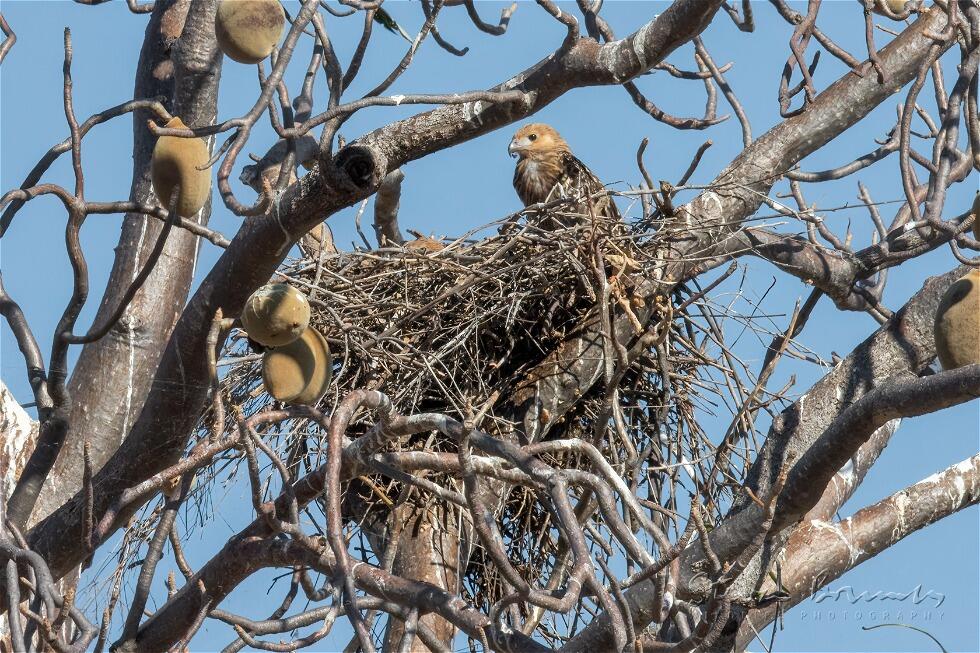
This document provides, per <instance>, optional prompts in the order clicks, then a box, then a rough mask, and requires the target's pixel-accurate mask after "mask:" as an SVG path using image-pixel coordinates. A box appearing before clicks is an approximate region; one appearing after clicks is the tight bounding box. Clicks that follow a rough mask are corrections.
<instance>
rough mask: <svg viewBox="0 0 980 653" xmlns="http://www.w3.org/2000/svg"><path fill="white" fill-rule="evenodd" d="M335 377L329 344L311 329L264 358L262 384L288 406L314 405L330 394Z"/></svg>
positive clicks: (271, 351)
mask: <svg viewBox="0 0 980 653" xmlns="http://www.w3.org/2000/svg"><path fill="white" fill-rule="evenodd" d="M332 376H333V358H332V356H331V354H330V347H329V345H327V340H326V338H324V337H323V336H322V335H321V334H320V332H319V331H317V330H316V329H315V328H313V327H309V328H308V329H306V331H304V332H303V335H301V336H300V337H299V338H297V339H296V340H294V341H293V342H291V343H289V344H288V345H284V346H282V347H276V348H275V349H269V350H268V351H266V352H265V353H264V354H263V355H262V381H263V382H264V383H265V388H266V390H267V391H268V392H269V394H270V395H272V396H273V397H274V398H276V399H278V400H279V401H284V402H286V403H288V404H296V405H313V404H316V403H317V402H318V401H319V400H320V398H322V397H323V395H324V394H325V393H326V391H327V388H328V387H329V386H330V380H331V378H332Z"/></svg>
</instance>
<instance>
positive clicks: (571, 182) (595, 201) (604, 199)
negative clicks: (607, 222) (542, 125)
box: [558, 152, 620, 219]
mask: <svg viewBox="0 0 980 653" xmlns="http://www.w3.org/2000/svg"><path fill="white" fill-rule="evenodd" d="M561 167H562V175H561V177H560V178H559V181H558V183H560V184H561V185H562V188H564V190H565V193H569V192H570V191H571V190H572V189H575V190H576V191H578V192H580V193H581V194H583V195H593V194H595V193H600V192H602V191H603V190H605V189H606V187H605V185H604V184H603V183H602V182H601V181H599V178H598V177H596V176H595V173H594V172H592V171H591V170H589V167H588V166H587V165H585V164H584V163H582V162H581V161H579V160H578V158H576V157H575V155H574V154H572V153H571V152H563V153H562V154H561ZM591 202H592V208H593V210H594V211H595V213H596V215H604V216H606V217H609V218H616V219H619V217H620V215H619V210H618V209H617V208H616V203H615V202H613V200H612V197H610V196H609V195H602V196H600V197H593V198H592V199H591Z"/></svg>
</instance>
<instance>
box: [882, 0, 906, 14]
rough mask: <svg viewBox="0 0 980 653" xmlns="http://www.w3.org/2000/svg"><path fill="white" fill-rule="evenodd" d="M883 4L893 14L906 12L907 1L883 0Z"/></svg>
mask: <svg viewBox="0 0 980 653" xmlns="http://www.w3.org/2000/svg"><path fill="white" fill-rule="evenodd" d="M882 3H883V4H884V5H885V6H886V7H888V11H890V12H892V13H893V14H901V13H904V12H905V0H882Z"/></svg>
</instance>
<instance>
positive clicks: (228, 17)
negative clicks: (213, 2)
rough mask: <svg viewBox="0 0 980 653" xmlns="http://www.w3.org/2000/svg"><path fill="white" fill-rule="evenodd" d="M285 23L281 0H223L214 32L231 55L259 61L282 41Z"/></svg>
mask: <svg viewBox="0 0 980 653" xmlns="http://www.w3.org/2000/svg"><path fill="white" fill-rule="evenodd" d="M285 23H286V16H285V14H284V12H283V10H282V5H281V4H279V0H221V1H220V2H219V3H218V9H217V12H216V13H215V17H214V35H215V37H216V38H217V40H218V47H219V48H221V51H222V52H224V53H225V54H226V55H227V56H228V57H230V58H232V59H234V60H235V61H237V62H238V63H246V64H255V63H259V62H260V61H262V60H263V59H265V58H266V57H268V56H269V54H270V53H271V52H272V48H274V47H275V46H276V44H277V43H279V39H280V37H281V36H282V29H283V26H284V25H285Z"/></svg>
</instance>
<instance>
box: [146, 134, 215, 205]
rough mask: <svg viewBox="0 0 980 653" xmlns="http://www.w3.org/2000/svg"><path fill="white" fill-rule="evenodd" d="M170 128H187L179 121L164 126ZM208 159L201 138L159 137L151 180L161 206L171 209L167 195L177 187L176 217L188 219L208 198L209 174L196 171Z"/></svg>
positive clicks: (206, 171) (155, 147) (207, 171)
mask: <svg viewBox="0 0 980 653" xmlns="http://www.w3.org/2000/svg"><path fill="white" fill-rule="evenodd" d="M166 126H167V127H169V128H171V129H187V125H185V124H184V122H183V121H182V120H181V119H180V118H173V119H171V120H170V122H168V123H167V125H166ZM209 158H211V157H210V154H209V153H208V145H207V143H205V142H204V139H201V138H180V137H178V136H161V137H160V138H158V139H157V142H156V145H155V146H154V147H153V158H152V159H151V161H150V181H151V182H152V183H153V192H154V193H156V196H157V200H158V201H159V202H160V204H161V205H162V206H165V207H169V206H170V196H171V195H172V194H173V192H174V189H175V188H177V186H178V185H179V186H180V193H179V197H178V199H177V215H180V216H183V217H185V218H191V217H193V216H194V215H196V214H197V212H198V211H200V210H201V207H203V206H204V204H205V202H207V201H208V197H210V196H211V171H210V170H209V169H204V170H199V168H201V167H203V166H204V165H206V164H207V162H208V159H209Z"/></svg>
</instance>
